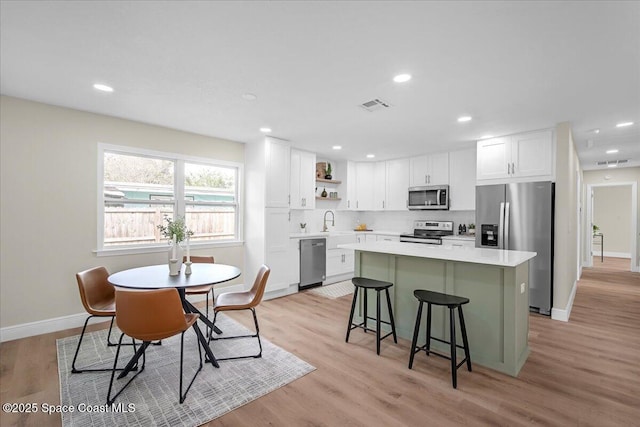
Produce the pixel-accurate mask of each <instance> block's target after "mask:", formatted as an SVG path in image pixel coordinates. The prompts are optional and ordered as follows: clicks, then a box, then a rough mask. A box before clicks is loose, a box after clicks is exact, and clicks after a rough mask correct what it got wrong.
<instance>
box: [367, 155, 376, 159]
mask: <svg viewBox="0 0 640 427" xmlns="http://www.w3.org/2000/svg"><path fill="white" fill-rule="evenodd" d="M375 156H376V155H375V154H367V159H373V158H374V157H375Z"/></svg>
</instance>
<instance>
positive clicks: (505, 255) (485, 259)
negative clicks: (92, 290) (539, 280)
mask: <svg viewBox="0 0 640 427" xmlns="http://www.w3.org/2000/svg"><path fill="white" fill-rule="evenodd" d="M339 247H340V248H343V249H353V250H355V272H354V274H355V276H361V277H368V278H371V279H378V280H384V281H388V282H391V283H393V284H394V286H393V287H391V289H390V294H391V303H392V308H393V315H394V318H395V324H396V331H397V334H398V336H399V337H402V338H405V339H407V340H409V341H411V339H412V337H413V328H414V326H415V321H416V312H417V310H418V300H417V299H416V298H415V297H414V296H413V291H414V290H416V289H427V290H430V291H435V292H442V293H446V294H452V295H459V296H464V297H467V298H469V300H470V302H469V304H466V305H464V306H463V311H464V318H465V324H466V327H467V336H468V338H469V347H470V352H471V362H472V363H476V364H478V365H482V366H486V367H488V368H491V369H495V370H497V371H500V372H504V373H505V374H508V375H511V376H517V375H518V372H520V368H522V366H523V365H524V363H525V361H526V360H527V357H528V355H529V345H528V333H529V260H530V259H531V258H533V257H535V256H536V253H535V252H523V251H507V250H500V249H480V248H468V247H459V246H448V245H442V246H440V245H426V244H420V243H406V242H389V241H378V242H371V243H354V244H345V245H339ZM358 299H359V301H358V303H357V312H356V316H359V319H360V320H358V322H361V321H362V313H363V311H362V301H361V300H360V295H359V296H358ZM375 303H376V302H375V295H373V294H371V295H370V296H369V298H368V308H367V310H368V315H369V316H373V314H372V313H375ZM425 309H426V307H425ZM387 316H388V313H387V308H386V304H384V303H383V304H382V320H386V319H388V317H387ZM370 322H371V327H375V322H374V321H370ZM385 327H386V326H385ZM425 328H426V321H425V317H424V316H423V324H422V325H421V328H420V335H419V338H418V345H423V344H424V340H425V336H426V335H425V334H426V329H425ZM387 329H388V327H387ZM431 331H432V336H434V337H438V338H441V339H444V340H449V336H448V335H449V326H448V310H447V308H446V307H438V306H433V308H432V328H431ZM456 331H457V334H458V336H457V337H456V341H457V342H462V339H461V337H460V335H459V333H460V328H459V325H458V327H457V328H456ZM385 341H387V342H389V341H388V339H387V340H385ZM432 347H434V348H436V349H439V350H441V351H443V352H445V353H448V352H449V349H448V346H447V345H446V344H442V343H439V342H437V341H432ZM458 351H460V352H461V353H459V357H461V358H462V357H464V355H463V354H462V350H460V349H459V350H458ZM420 355H423V357H424V353H419V354H417V355H416V362H419V361H420V363H421V362H424V360H422V358H421V357H420ZM459 360H462V359H459ZM408 361H409V353H407V363H408ZM414 366H415V365H414Z"/></svg>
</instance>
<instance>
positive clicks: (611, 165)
mask: <svg viewBox="0 0 640 427" xmlns="http://www.w3.org/2000/svg"><path fill="white" fill-rule="evenodd" d="M607 167H608V168H617V167H618V164H617V163H612V164H610V165H607Z"/></svg>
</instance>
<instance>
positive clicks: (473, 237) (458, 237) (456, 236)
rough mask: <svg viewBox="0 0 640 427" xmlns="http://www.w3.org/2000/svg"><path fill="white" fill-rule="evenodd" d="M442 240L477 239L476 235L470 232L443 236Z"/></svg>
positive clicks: (473, 240)
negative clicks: (469, 233)
mask: <svg viewBox="0 0 640 427" xmlns="http://www.w3.org/2000/svg"><path fill="white" fill-rule="evenodd" d="M442 240H465V241H472V242H475V241H476V236H471V235H468V234H456V235H452V236H442Z"/></svg>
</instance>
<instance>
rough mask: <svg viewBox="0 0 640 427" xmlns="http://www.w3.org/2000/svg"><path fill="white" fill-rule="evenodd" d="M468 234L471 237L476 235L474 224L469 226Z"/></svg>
mask: <svg viewBox="0 0 640 427" xmlns="http://www.w3.org/2000/svg"><path fill="white" fill-rule="evenodd" d="M469 234H470V235H471V236H475V234H476V225H475V224H474V223H471V224H469Z"/></svg>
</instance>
